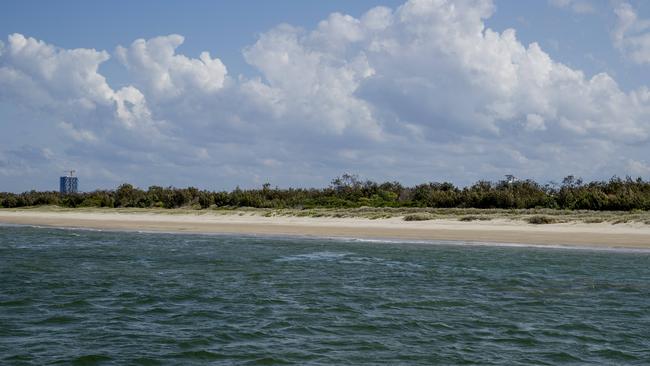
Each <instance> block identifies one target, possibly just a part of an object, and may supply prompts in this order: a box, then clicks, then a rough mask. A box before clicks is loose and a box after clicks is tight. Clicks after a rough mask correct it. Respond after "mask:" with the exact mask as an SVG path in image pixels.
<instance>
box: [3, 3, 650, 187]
mask: <svg viewBox="0 0 650 366" xmlns="http://www.w3.org/2000/svg"><path fill="white" fill-rule="evenodd" d="M564 3H565V2H559V3H558V5H559V6H564V5H562V4H564ZM578 3H580V2H566V6H569V5H571V4H573V5H574V6H575V5H576V4H578ZM626 9H627V8H625V6H623V7H621V8H619V9H618V10H617V14H618V17H619V25H618V27H617V30H616V31H615V32H614V34H613V37H614V39H615V40H616V41H617V42H618V44H619V45H620V48H621V49H624V50H626V51H629V52H630V55H631V56H630V57H631V58H632V59H633V60H637V61H638V62H646V61H644V60H645V58H644V55H645V53H644V52H645V49H644V45H645V43H644V40H645V38H643V37H645V35H647V34H643V32H644V31H645V30H646V29H647V24H646V23H645V21H643V20H639V19H638V18H636V17H634V16H631V15H630V14H629V13H626V11H627V10H626ZM628 10H629V9H628ZM494 11H495V6H494V4H493V3H492V2H491V1H488V0H462V1H447V0H410V1H408V2H406V3H404V4H403V5H402V6H400V7H398V8H396V9H390V8H385V7H376V8H373V9H370V10H368V11H367V12H366V13H365V14H363V15H362V16H360V17H359V18H355V17H352V16H349V15H345V14H339V13H334V14H331V15H329V16H328V17H327V18H325V19H323V20H322V21H321V22H319V23H318V25H317V26H316V27H315V28H313V29H302V28H297V27H294V26H292V25H289V24H281V25H278V26H277V27H275V28H273V29H270V30H268V31H267V32H265V33H262V34H261V35H260V36H259V38H258V40H257V42H255V43H254V44H252V45H250V46H248V47H246V48H245V49H244V51H243V57H244V59H245V60H246V62H247V63H248V64H250V65H251V66H253V67H254V68H255V70H257V73H258V74H257V75H250V76H243V75H237V76H232V75H229V74H228V70H227V67H226V65H224V64H223V62H221V60H219V59H218V58H216V57H213V56H211V55H210V54H209V53H207V52H203V53H201V54H200V55H199V56H198V57H197V58H194V57H191V56H187V55H183V54H179V53H178V52H177V49H178V47H179V46H180V45H181V44H182V43H183V41H184V38H183V37H182V36H181V35H174V34H173V35H167V36H160V37H156V38H152V39H148V40H145V39H138V40H135V41H134V42H133V43H132V44H131V45H127V46H118V47H117V48H116V49H115V50H114V51H112V52H111V53H109V52H108V51H97V50H93V49H62V48H59V47H56V46H54V45H51V44H48V43H46V42H45V41H41V40H36V39H33V38H29V37H27V36H24V35H21V34H13V35H10V36H9V37H8V39H7V43H6V44H4V45H3V46H2V47H0V100H2V101H3V102H5V103H12V104H17V105H20V106H24V107H26V108H28V109H30V110H33V111H39V113H41V114H43V113H45V114H47V116H48V118H47V121H45V122H40V121H39V122H25V121H21V122H16V123H34V128H37V124H42V123H49V125H48V127H47V128H51V129H52V131H54V132H53V134H52V139H51V145H52V146H49V145H48V146H39V148H40V149H48V150H47V151H48V152H49V155H48V156H49V158H48V159H45V160H43V159H42V158H39V159H40V160H37V159H35V160H34V161H33V162H32V163H33V165H34V166H38V164H41V165H43V164H49V165H53V164H54V163H52V161H56V162H57V163H56V164H54V165H55V166H56V168H57V169H59V168H60V167H62V166H67V165H70V164H75V165H76V166H78V170H80V172H85V173H86V174H87V176H88V177H89V180H90V181H91V182H97V184H100V185H101V183H100V182H109V183H108V184H104V186H111V185H112V184H115V183H116V182H120V181H131V182H135V183H136V184H140V185H145V186H146V185H148V184H154V183H159V184H175V185H187V184H195V185H199V186H201V187H206V188H230V187H232V186H234V185H236V184H241V185H242V186H251V185H257V184H260V183H262V182H264V181H267V180H269V181H271V182H272V183H274V184H279V185H307V186H309V185H324V184H327V182H328V180H329V178H331V177H333V176H335V175H338V174H340V173H342V172H344V171H354V172H359V173H361V174H362V175H364V176H366V177H368V178H373V179H391V180H392V179H398V180H402V181H405V182H407V183H412V182H420V181H426V180H445V179H446V180H453V181H454V182H457V183H460V184H467V183H471V182H473V181H475V180H477V179H481V178H490V179H494V178H499V177H501V176H503V175H504V174H515V175H517V176H522V177H532V178H535V179H540V180H545V179H558V178H560V177H561V176H563V175H565V174H578V175H583V176H585V177H587V178H603V177H607V176H609V175H612V174H647V172H648V170H647V166H648V164H647V161H646V160H644V159H645V152H646V151H647V148H648V139H649V137H650V123H649V122H650V91H649V90H648V88H640V89H638V90H632V91H624V90H622V89H621V88H620V87H619V86H618V84H617V83H616V80H614V79H613V78H612V77H611V76H610V75H608V74H606V73H600V74H596V75H593V76H588V75H585V74H584V73H583V72H582V71H580V70H577V69H574V68H571V67H569V66H567V65H564V64H562V63H560V62H558V61H555V60H553V59H552V58H551V57H550V56H549V55H548V54H547V53H546V52H544V50H543V49H542V48H541V47H540V46H539V45H538V44H537V43H531V44H528V45H524V44H522V43H521V42H520V41H519V40H518V39H517V36H516V32H515V30H514V29H507V30H505V31H503V32H496V31H494V30H491V29H489V28H487V27H486V26H485V21H486V19H488V18H489V17H491V16H492V14H493V12H494ZM649 49H650V48H649ZM111 56H113V57H114V58H115V59H116V60H117V61H119V63H120V64H121V65H123V67H124V68H125V69H126V70H127V72H128V75H129V83H130V85H127V86H124V87H122V88H119V89H115V88H113V87H111V85H110V84H109V82H108V81H107V79H106V77H105V76H103V75H102V74H101V73H99V71H98V70H99V68H100V65H101V64H102V63H104V62H106V61H107V60H108V59H109V58H110V57H111ZM648 61H650V57H648ZM35 120H37V118H35ZM10 123H12V122H10ZM3 129H4V127H3ZM8 130H9V131H10V130H11V128H8ZM54 145H56V146H59V147H60V146H63V147H64V148H56V147H55V146H54ZM26 149H29V148H26ZM41 151H42V150H41ZM2 154H3V155H0V164H2V162H5V165H9V163H7V161H10V160H11V159H10V158H9V157H10V153H9V152H4V153H2ZM41 155H42V154H41ZM3 156H5V157H4V158H3ZM3 159H4V160H3ZM23 163H24V164H26V165H29V164H30V160H29V159H28V158H25V159H24V161H22V163H21V164H23ZM43 166H44V165H43ZM3 169H4V170H3ZM11 171H12V170H10V169H8V168H3V167H2V165H0V176H1V175H2V174H4V175H5V176H9V175H10V174H11ZM3 172H4V173H3Z"/></svg>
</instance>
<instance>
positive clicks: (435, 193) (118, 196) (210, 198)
mask: <svg viewBox="0 0 650 366" xmlns="http://www.w3.org/2000/svg"><path fill="white" fill-rule="evenodd" d="M39 205H58V206H63V207H142V208H151V207H160V208H179V207H189V208H197V209H198V208H209V207H258V208H299V209H302V208H315V207H327V208H343V207H362V206H371V207H432V208H442V207H459V208H504V209H513V208H519V209H524V208H555V209H569V210H578V209H579V210H613V211H630V210H649V209H650V182H646V181H644V180H643V179H641V178H638V179H632V178H630V177H627V178H625V179H621V178H618V177H613V178H612V179H610V180H609V181H597V182H590V183H584V182H583V181H582V180H581V179H576V178H575V177H573V176H568V177H566V178H564V180H563V181H562V183H561V184H553V183H549V184H546V185H540V184H539V183H536V182H534V181H532V180H521V181H513V180H512V179H508V180H503V181H498V182H488V181H479V182H477V183H475V184H474V185H472V186H469V187H465V188H459V187H456V186H455V185H453V184H452V183H425V184H420V185H417V186H415V187H405V186H403V185H401V184H400V183H398V182H384V183H377V182H373V181H369V180H366V181H363V180H360V179H359V177H358V176H356V175H350V174H344V175H343V176H341V177H338V178H336V179H334V180H332V183H331V184H330V186H329V187H327V188H319V189H317V188H310V189H305V188H287V189H281V188H271V186H270V184H264V185H263V186H262V187H261V188H259V189H246V190H243V189H239V188H236V189H235V190H233V191H230V192H226V191H220V192H212V191H205V190H199V189H197V188H193V187H190V188H173V187H168V188H163V187H159V186H152V187H149V188H148V189H147V190H143V189H139V188H136V187H134V186H132V185H130V184H122V185H121V186H119V187H118V188H117V189H115V190H98V191H94V192H87V193H78V194H68V195H61V194H59V193H58V192H36V191H31V192H25V193H21V194H14V193H0V206H2V207H3V208H14V207H27V206H39Z"/></svg>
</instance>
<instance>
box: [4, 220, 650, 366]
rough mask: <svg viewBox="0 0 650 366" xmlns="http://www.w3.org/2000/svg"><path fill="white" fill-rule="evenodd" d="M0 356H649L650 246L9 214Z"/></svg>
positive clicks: (418, 360)
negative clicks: (234, 230)
mask: <svg viewBox="0 0 650 366" xmlns="http://www.w3.org/2000/svg"><path fill="white" fill-rule="evenodd" d="M0 364H3V365H5V364H6V365H46V364H78V365H94V364H106V365H125V364H136V365H137V364H139V365H166V364H179V365H191V364H197V365H203V364H216V365H235V364H236V365H239V364H244V365H247V364H250V365H284V364H287V365H288V364H297V365H375V364H385V365H432V364H444V365H451V364H480V365H529V364H537V365H561V364H567V365H576V364H606V365H614V364H626V365H627V364H630V365H634V364H636V365H648V364H650V253H649V252H641V251H637V252H625V251H597V250H576V249H548V248H546V249H542V248H530V247H504V246H485V245H483V246H480V245H449V244H444V243H439V244H436V245H430V244H427V245H424V244H418V243H389V242H380V241H377V242H364V241H355V240H347V241H346V240H329V239H313V238H269V237H244V236H219V235H213V236H209V235H172V234H150V233H118V232H94V231H82V230H62V229H50V228H27V227H8V226H5V227H0Z"/></svg>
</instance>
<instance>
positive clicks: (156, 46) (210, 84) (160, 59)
mask: <svg viewBox="0 0 650 366" xmlns="http://www.w3.org/2000/svg"><path fill="white" fill-rule="evenodd" d="M184 41H185V39H184V38H183V36H180V35H178V34H172V35H169V36H164V37H156V38H152V39H149V40H144V39H138V40H135V41H134V42H133V43H132V44H131V46H130V47H129V48H125V47H122V46H118V47H117V49H116V51H115V53H116V55H117V57H118V59H119V60H120V62H122V63H123V64H124V65H125V66H126V67H127V68H128V69H129V71H131V72H132V74H133V75H134V76H135V78H136V79H137V81H138V82H139V83H140V85H143V86H144V88H145V90H146V92H147V93H148V94H149V95H150V96H152V97H156V98H162V99H168V98H174V97H178V96H182V95H184V94H186V93H192V92H193V91H194V90H196V91H198V92H202V93H214V92H216V91H218V90H219V89H221V88H222V87H223V86H224V82H225V79H226V74H227V70H226V66H225V65H224V64H223V63H222V62H221V60H219V59H218V58H215V59H213V58H211V57H210V53H208V52H202V53H201V55H200V56H199V58H198V59H191V58H188V57H186V56H184V55H178V54H176V48H178V47H179V46H180V45H181V44H183V42H184Z"/></svg>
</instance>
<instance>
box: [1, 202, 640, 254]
mask: <svg viewBox="0 0 650 366" xmlns="http://www.w3.org/2000/svg"><path fill="white" fill-rule="evenodd" d="M0 223H4V224H21V225H37V226H52V227H67V228H90V229H103V230H123V231H160V232H176V233H224V234H254V235H301V236H320V237H347V238H368V239H370V238H375V239H399V240H431V241H433V240H453V241H471V242H494V243H519V244H538V245H571V246H591V247H613V248H648V249H650V226H648V225H644V224H638V223H637V224H618V225H612V224H610V223H598V224H586V223H563V224H548V225H531V224H527V223H525V222H522V221H515V220H507V219H494V220H491V221H478V222H460V221H457V220H430V221H418V222H407V221H404V220H403V219H402V218H397V217H395V218H389V219H376V220H370V219H363V218H322V217H319V218H311V217H264V216H261V215H257V214H254V213H251V214H213V213H209V212H198V213H197V214H188V213H182V214H161V213H145V212H138V213H132V212H131V213H122V212H115V211H107V212H98V211H96V212H75V211H62V212H45V211H37V210H0Z"/></svg>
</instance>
